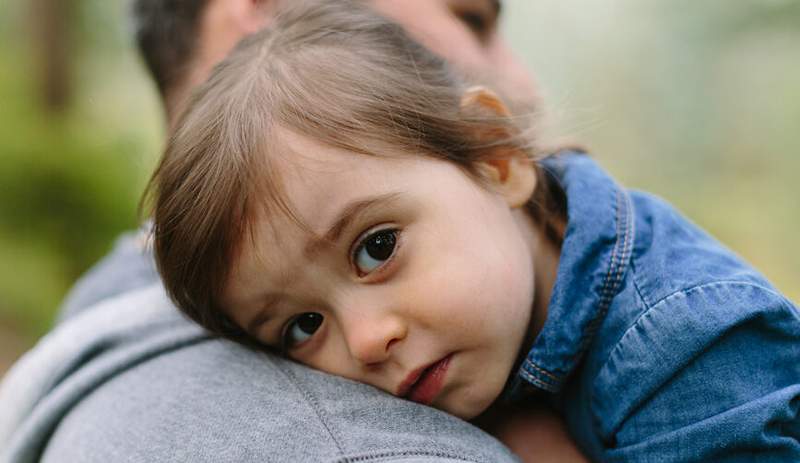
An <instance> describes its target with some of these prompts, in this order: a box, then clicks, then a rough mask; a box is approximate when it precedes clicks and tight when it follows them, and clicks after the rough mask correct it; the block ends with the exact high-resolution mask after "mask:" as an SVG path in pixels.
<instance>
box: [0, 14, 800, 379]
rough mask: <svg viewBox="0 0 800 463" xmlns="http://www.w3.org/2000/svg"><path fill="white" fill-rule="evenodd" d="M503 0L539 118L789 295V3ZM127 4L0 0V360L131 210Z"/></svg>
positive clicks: (797, 84)
mask: <svg viewBox="0 0 800 463" xmlns="http://www.w3.org/2000/svg"><path fill="white" fill-rule="evenodd" d="M505 3H506V4H505V10H506V12H505V19H504V27H505V29H506V31H507V33H508V38H509V40H510V41H511V42H512V45H513V46H514V48H515V49H516V50H517V51H518V53H519V54H520V55H521V56H522V57H523V59H524V61H525V62H526V64H527V65H528V66H529V67H530V69H531V70H532V71H533V72H534V73H535V74H536V76H537V77H538V80H539V83H540V85H541V88H542V93H543V95H544V101H545V103H546V113H547V115H548V123H547V124H545V125H544V126H543V128H542V130H543V131H544V132H546V133H547V134H548V136H549V137H550V138H552V139H555V138H557V137H562V136H563V137H567V138H569V139H571V140H575V141H578V142H580V143H582V144H583V145H585V146H587V147H589V148H590V149H591V151H592V152H593V153H594V155H595V156H596V158H597V159H599V160H600V162H601V163H602V164H603V165H604V166H605V167H606V168H607V169H608V170H610V171H611V172H612V173H613V174H615V175H616V176H617V177H618V178H619V179H620V181H621V182H622V183H624V184H626V185H628V186H632V187H636V188H641V189H646V190H649V191H653V192H655V193H657V194H659V195H661V196H663V197H665V198H666V199H668V200H669V201H671V202H672V203H674V204H676V205H677V206H678V207H679V208H680V209H681V210H683V211H684V212H685V213H686V214H687V215H688V216H689V217H690V218H691V219H692V220H694V221H695V222H697V223H699V224H700V225H702V226H703V227H705V228H707V229H708V230H709V231H710V232H711V233H712V234H714V235H715V236H717V237H718V238H719V239H721V240H722V241H723V242H725V243H726V244H728V245H729V246H730V247H732V248H733V249H734V250H736V251H737V252H738V253H740V254H741V255H743V256H744V257H745V258H746V259H748V260H749V261H750V262H752V263H754V264H755V265H756V266H757V267H759V268H760V269H762V270H763V271H764V273H766V275H767V276H768V277H769V278H770V279H772V280H773V281H774V282H775V284H776V285H777V286H778V288H780V289H781V290H782V291H784V292H785V293H787V294H788V295H789V297H790V298H793V299H794V300H796V301H797V300H800V284H798V282H800V246H798V245H796V243H795V242H794V240H793V238H794V235H795V232H796V230H798V229H800V186H798V182H797V180H796V176H797V175H798V173H800V156H798V154H800V133H799V132H800V1H787V0H760V1H756V0H738V1H736V2H731V1H728V0H706V1H704V2H695V1H690V0H672V1H668V2H667V1H656V0H617V1H614V2H609V1H607V0H581V1H580V2H565V1H563V0H507V1H506V2H505ZM126 13H127V2H124V1H107V0H6V1H4V2H0V156H2V158H1V159H2V162H0V193H1V194H0V261H1V262H2V265H0V355H2V357H0V367H2V366H3V365H4V364H7V362H8V361H10V360H12V359H13V358H15V357H16V356H18V355H19V353H20V352H21V351H22V350H23V349H25V348H27V347H29V346H30V345H31V344H32V343H33V342H35V340H36V339H37V338H38V337H40V336H41V335H42V334H44V333H45V332H46V331H47V330H48V328H49V326H50V324H51V320H52V318H53V314H54V312H55V310H56V308H57V307H58V305H59V303H60V301H61V299H62V298H63V296H64V294H65V292H66V291H67V289H68V288H69V287H70V285H71V284H72V283H73V282H74V281H75V279H76V278H77V277H78V276H79V275H80V274H81V273H82V272H84V271H85V270H86V269H87V268H88V267H89V266H90V265H91V264H92V263H93V262H95V261H96V260H97V259H99V258H100V257H101V256H102V255H103V254H104V253H105V252H107V251H108V249H109V247H110V246H111V244H112V242H113V239H114V238H115V236H117V235H118V234H119V233H120V232H122V231H124V230H126V229H130V228H133V227H135V226H136V224H137V215H136V206H137V202H138V199H139V195H140V193H141V190H142V188H143V186H144V183H145V182H146V179H147V175H148V173H149V171H150V169H152V167H153V166H154V162H155V160H156V159H157V157H158V153H159V149H160V146H161V140H162V138H163V128H162V126H163V117H162V114H161V108H160V106H159V102H158V99H157V95H156V91H155V87H154V86H153V85H152V84H151V82H150V81H149V80H148V78H147V75H146V74H145V72H144V69H143V66H142V65H141V62H140V61H139V59H138V56H137V55H136V53H135V51H134V49H133V45H132V40H131V35H132V31H131V27H130V23H129V21H128V20H127V18H126ZM0 371H2V368H0Z"/></svg>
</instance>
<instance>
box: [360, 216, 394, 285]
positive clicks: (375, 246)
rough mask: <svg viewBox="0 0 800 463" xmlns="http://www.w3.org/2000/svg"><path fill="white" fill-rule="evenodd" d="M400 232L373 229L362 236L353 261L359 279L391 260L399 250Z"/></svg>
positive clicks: (388, 228)
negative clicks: (398, 239)
mask: <svg viewBox="0 0 800 463" xmlns="http://www.w3.org/2000/svg"><path fill="white" fill-rule="evenodd" d="M398 234H399V230H397V229H396V228H392V227H384V228H380V229H372V230H370V231H368V232H366V233H364V234H363V235H362V238H361V239H360V240H359V241H357V244H356V246H355V248H354V249H353V252H352V256H351V260H352V265H353V267H354V268H355V271H356V273H357V274H358V276H359V277H363V276H367V275H369V274H370V273H372V272H373V271H375V270H378V269H379V268H381V267H382V266H383V265H384V264H386V262H388V261H389V260H391V258H392V256H393V255H394V253H395V250H396V249H397V238H398Z"/></svg>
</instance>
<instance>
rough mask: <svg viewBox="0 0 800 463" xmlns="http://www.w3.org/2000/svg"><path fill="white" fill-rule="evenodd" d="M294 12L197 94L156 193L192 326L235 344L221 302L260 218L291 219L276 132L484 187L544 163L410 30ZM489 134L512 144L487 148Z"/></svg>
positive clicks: (344, 14)
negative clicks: (385, 154)
mask: <svg viewBox="0 0 800 463" xmlns="http://www.w3.org/2000/svg"><path fill="white" fill-rule="evenodd" d="M292 3H293V7H292V8H290V9H288V10H286V11H283V12H282V13H281V14H279V15H278V18H277V19H276V21H275V23H274V24H273V25H272V27H270V28H269V29H266V30H264V31H263V32H260V33H258V34H255V35H253V36H251V37H249V38H246V39H245V40H244V41H243V42H242V43H240V44H239V45H238V46H237V47H236V49H235V50H234V51H233V52H232V53H231V54H230V55H229V57H228V58H227V59H226V60H225V61H223V62H222V63H221V64H220V65H219V66H218V67H217V68H216V69H215V71H214V73H213V74H212V76H211V77H210V79H209V81H208V82H207V83H206V84H205V85H203V86H202V87H201V88H200V89H199V90H198V92H197V93H196V94H195V95H194V98H193V100H192V101H191V103H190V105H189V107H188V109H187V110H186V112H185V113H184V114H183V116H182V118H181V119H180V120H179V122H178V124H177V126H176V128H175V131H174V133H173V135H172V137H171V138H170V140H169V142H168V145H167V148H166V151H165V153H164V156H163V158H162V160H161V163H160V164H159V166H158V168H157V170H156V172H155V173H154V175H153V177H152V179H151V181H150V185H149V186H148V192H149V194H150V196H151V197H152V198H151V199H152V200H153V206H154V207H153V215H154V242H155V254H156V261H157V264H158V269H159V271H160V273H161V276H162V279H163V281H164V284H165V287H166V289H167V292H168V293H169V295H170V297H172V299H173V300H174V301H175V303H176V304H177V305H178V307H179V308H180V309H181V310H182V311H183V312H184V313H185V314H186V315H188V316H189V318H191V319H193V320H195V321H197V322H199V323H200V324H201V325H203V326H204V327H206V328H208V329H209V330H211V331H212V332H214V333H217V334H221V335H224V336H227V337H231V338H234V339H237V340H244V339H245V334H244V330H242V329H240V328H238V327H236V326H235V325H234V324H233V323H232V322H231V321H230V320H229V319H228V317H226V316H225V314H224V312H223V310H222V309H221V307H219V301H220V299H221V296H222V294H223V291H224V289H225V285H226V283H227V281H228V278H229V276H230V273H231V270H232V266H233V263H234V262H236V260H237V258H238V254H237V251H238V249H239V244H240V243H241V242H242V240H243V239H246V237H247V235H248V233H249V231H250V229H251V221H252V219H253V216H254V211H255V210H256V208H257V207H265V208H267V209H268V210H269V212H270V213H273V212H274V213H280V212H282V213H286V214H289V215H290V216H292V217H293V214H292V211H291V208H289V207H288V206H287V201H286V200H285V199H284V198H283V197H282V193H281V188H280V178H278V177H277V175H275V174H274V171H273V169H271V168H270V159H271V157H272V156H273V155H274V154H275V153H276V152H278V151H279V150H281V149H282V148H281V143H280V141H279V140H278V139H277V138H276V136H275V134H276V129H277V128H281V129H288V130H291V131H293V132H295V133H298V134H300V135H303V136H307V137H309V138H312V139H314V140H315V141H318V142H321V143H324V144H328V145H330V146H333V147H337V148H343V149H346V150H349V151H352V152H355V153H360V154H364V155H377V154H376V153H380V152H381V151H382V150H383V149H385V148H386V147H392V148H394V149H395V150H396V149H400V150H401V151H403V152H406V153H415V154H419V155H424V156H431V157H434V158H438V159H442V160H446V161H449V162H453V163H455V164H457V165H458V166H460V167H461V168H463V169H464V170H465V171H466V172H468V173H469V174H470V175H473V176H474V177H475V178H476V179H478V180H480V175H479V173H478V172H477V169H476V165H477V161H479V160H482V159H485V158H486V156H487V155H488V153H496V152H497V151H498V150H497V149H495V148H497V147H498V146H501V145H502V147H509V148H514V149H520V150H526V151H528V152H531V154H533V153H532V148H531V147H532V143H531V140H530V138H529V137H528V133H529V132H528V131H526V130H522V129H521V128H519V127H516V126H515V124H514V122H515V121H514V118H512V117H505V116H502V115H497V114H495V113H493V112H492V113H491V114H479V113H477V112H476V111H464V110H462V108H461V106H460V103H461V98H462V95H463V94H464V91H465V90H466V88H467V83H466V82H464V81H463V80H462V79H461V78H460V77H459V76H458V75H457V74H456V73H454V72H452V71H451V69H450V67H449V66H447V64H446V63H445V62H444V61H443V60H442V59H441V58H439V57H437V56H435V55H434V54H432V53H431V52H429V51H428V50H427V49H425V48H424V47H422V46H421V45H419V44H417V43H416V42H414V41H413V40H412V39H410V38H409V37H408V36H407V35H406V33H405V32H404V30H403V29H402V28H401V27H400V26H398V25H396V24H394V23H392V22H390V21H389V20H387V19H384V18H382V17H380V16H378V15H377V14H375V13H373V12H371V11H370V10H369V9H367V8H366V7H364V6H361V5H359V4H358V3H356V2H353V1H343V0H340V1H336V2H331V1H327V2H320V1H304V2H292ZM478 112H479V111H478ZM490 132H491V133H500V134H504V136H503V137H501V140H499V141H497V140H495V141H492V142H490V143H487V142H486V139H487V137H486V136H485V134H486V133H490ZM495 138H497V137H495ZM538 176H539V180H540V181H539V184H538V186H537V189H536V192H535V193H534V197H533V198H532V200H531V201H530V204H529V208H528V210H529V212H530V213H531V215H532V216H533V217H534V220H536V221H537V223H539V224H541V225H542V226H543V227H544V228H545V230H549V235H550V236H552V237H553V239H555V240H558V239H559V238H558V235H559V234H558V233H557V232H556V231H555V230H557V227H556V226H555V225H554V224H555V223H556V221H554V220H551V219H554V218H556V217H561V216H562V215H563V200H560V199H559V197H558V188H556V187H555V186H554V185H553V184H552V182H550V181H548V178H547V177H546V176H545V175H544V174H542V173H541V172H540V171H539V175H538Z"/></svg>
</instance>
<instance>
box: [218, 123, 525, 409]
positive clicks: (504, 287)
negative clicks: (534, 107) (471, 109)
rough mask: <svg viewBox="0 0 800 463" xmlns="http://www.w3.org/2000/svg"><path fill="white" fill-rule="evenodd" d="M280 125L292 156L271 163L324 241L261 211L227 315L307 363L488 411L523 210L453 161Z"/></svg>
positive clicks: (517, 339) (519, 252) (508, 334)
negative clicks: (369, 151) (333, 141)
mask: <svg viewBox="0 0 800 463" xmlns="http://www.w3.org/2000/svg"><path fill="white" fill-rule="evenodd" d="M284 135H285V138H286V139H287V142H288V145H289V147H290V150H291V151H292V152H294V153H296V155H292V159H283V158H282V159H278V160H276V162H275V164H277V168H278V170H279V171H280V176H281V179H282V181H283V182H284V185H283V187H284V190H285V193H286V197H287V198H290V201H291V203H290V206H291V207H292V209H293V211H294V212H295V214H297V216H298V217H299V218H300V219H301V220H302V221H303V222H304V223H305V224H307V225H308V227H309V228H310V229H311V230H313V231H314V235H316V236H319V237H322V236H327V237H328V238H332V239H333V241H332V242H330V243H329V244H325V242H321V241H318V240H316V237H315V236H313V235H311V234H310V233H308V232H306V231H304V230H303V228H302V227H300V226H298V225H297V224H296V223H295V222H294V221H292V220H291V219H289V218H287V217H286V216H285V215H284V214H280V213H278V214H272V215H271V216H269V217H267V216H265V214H264V213H262V214H260V216H258V217H257V220H256V222H255V226H254V230H253V235H252V239H251V238H250V237H249V236H247V237H245V239H244V242H243V248H242V252H241V257H240V259H239V261H238V262H237V263H236V265H235V266H234V269H233V274H232V277H231V279H230V280H229V282H228V285H227V288H226V291H225V297H224V301H223V303H224V305H225V307H226V308H227V310H228V314H229V315H230V316H231V318H232V319H233V320H234V321H235V322H236V323H238V324H239V325H240V326H242V327H244V328H248V329H249V332H250V333H251V334H252V335H253V336H255V337H256V338H257V339H258V340H260V341H261V342H262V343H265V344H268V345H273V346H279V347H281V346H282V347H284V348H285V349H286V353H287V355H288V356H289V357H291V358H293V359H295V360H297V361H299V362H301V363H304V364H307V365H309V366H311V367H313V368H316V369H319V370H323V371H326V372H329V373H333V374H336V375H340V376H344V377H347V378H350V379H353V380H356V381H359V382H364V383H368V384H371V385H373V386H375V387H378V388H380V389H383V390H385V391H387V392H390V393H392V394H395V395H400V396H404V397H407V398H409V399H411V400H415V401H417V402H422V403H427V404H430V405H433V406H435V407H437V408H440V409H443V410H445V411H448V412H450V413H452V414H454V415H457V416H460V417H462V418H465V419H470V418H472V417H474V416H476V415H477V414H479V413H480V412H482V411H483V410H485V409H486V408H487V407H488V406H489V405H490V404H491V403H492V401H494V399H495V398H497V396H498V395H499V394H500V392H501V391H502V388H503V386H504V384H505V381H506V379H507V377H508V376H509V374H510V372H511V368H512V366H513V363H514V361H515V359H516V357H517V355H518V353H519V349H520V347H521V345H522V342H523V339H524V337H525V334H526V331H527V328H528V324H529V321H530V317H531V307H532V303H533V287H534V275H533V265H532V256H531V251H530V245H529V243H528V241H527V239H526V238H525V233H524V232H523V228H524V225H521V224H522V223H526V222H524V221H522V220H520V214H523V213H522V211H521V210H519V209H515V208H512V207H510V206H509V204H508V202H507V201H506V199H505V197H504V195H503V194H500V193H496V192H490V191H489V190H487V189H485V188H484V187H482V186H480V185H479V184H477V183H476V182H475V181H474V180H473V179H472V178H470V177H469V176H468V175H467V174H465V173H464V172H463V171H462V170H460V169H459V168H458V167H457V166H455V165H454V164H452V163H449V162H443V161H438V160H434V159H432V158H428V157H423V156H398V153H381V154H382V156H364V155H358V154H354V153H349V152H346V151H343V150H339V149H335V148H330V147H327V146H322V145H319V144H316V143H314V142H312V141H310V140H308V139H306V138H303V137H300V136H297V135H293V134H288V133H285V132H284ZM383 154H389V155H392V154H394V156H383ZM342 218H344V220H342ZM430 366H432V368H429V369H427V370H424V369H425V368H427V367H430Z"/></svg>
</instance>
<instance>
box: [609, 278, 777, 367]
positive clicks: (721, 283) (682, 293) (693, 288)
mask: <svg viewBox="0 0 800 463" xmlns="http://www.w3.org/2000/svg"><path fill="white" fill-rule="evenodd" d="M634 284H635V282H634ZM725 285H738V286H749V287H751V288H755V289H760V290H762V291H765V292H768V293H770V294H772V295H773V296H778V297H779V298H780V299H781V301H782V302H783V306H784V307H785V306H786V305H787V304H786V300H785V299H784V298H783V297H782V296H781V295H780V294H778V293H776V292H775V291H772V290H770V289H769V288H765V287H764V286H762V285H759V284H755V283H751V282H748V281H740V280H719V281H713V282H709V283H701V284H698V285H695V286H690V287H688V288H683V289H680V290H677V291H674V292H672V293H670V294H669V295H667V296H665V297H663V298H661V299H659V300H658V301H657V302H656V303H654V304H647V301H645V300H644V299H642V302H644V304H645V310H643V311H642V313H640V314H639V316H638V317H636V319H635V320H634V321H633V322H632V323H631V324H630V325H629V326H628V328H627V329H625V332H624V333H622V336H620V338H619V340H618V341H617V342H616V344H615V345H614V348H613V349H611V350H610V351H609V352H608V355H607V356H606V358H605V360H603V366H605V365H606V364H608V362H609V360H610V359H611V356H612V355H613V354H614V352H616V351H617V350H619V349H620V347H619V346H620V343H621V342H622V340H623V339H624V338H625V336H627V335H628V333H630V331H631V330H632V329H633V328H634V327H635V326H636V325H638V324H639V320H641V319H642V317H644V316H645V315H647V314H648V313H650V311H652V310H654V309H655V308H656V307H658V306H660V305H662V304H664V303H666V302H667V301H669V300H671V299H675V298H677V297H678V296H687V295H689V293H692V292H695V291H697V290H699V289H703V288H709V287H715V286H725ZM637 292H638V288H637ZM789 307H791V305H790V306H789Z"/></svg>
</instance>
